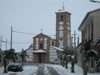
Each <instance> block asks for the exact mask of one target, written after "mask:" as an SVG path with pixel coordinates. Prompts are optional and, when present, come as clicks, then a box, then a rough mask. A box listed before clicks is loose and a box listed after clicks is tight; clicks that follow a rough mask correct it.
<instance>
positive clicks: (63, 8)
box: [62, 2, 65, 10]
mask: <svg viewBox="0 0 100 75" xmlns="http://www.w3.org/2000/svg"><path fill="white" fill-rule="evenodd" d="M64 9H65V7H64V2H63V7H62V10H64Z"/></svg>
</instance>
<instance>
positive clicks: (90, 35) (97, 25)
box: [77, 9, 100, 72]
mask: <svg viewBox="0 0 100 75" xmlns="http://www.w3.org/2000/svg"><path fill="white" fill-rule="evenodd" d="M78 30H79V31H81V34H82V36H81V37H82V43H81V44H80V46H81V47H80V46H78V53H77V55H78V58H79V57H81V58H82V60H81V62H82V63H81V66H84V64H85V62H84V60H86V58H85V56H86V57H88V60H86V61H87V66H88V71H89V72H96V71H97V68H96V67H97V63H98V59H99V58H100V57H98V53H100V45H99V44H98V49H97V47H96V46H97V45H96V44H97V42H99V40H100V39H99V37H100V9H97V10H93V11H90V12H88V13H87V14H86V16H85V18H84V19H83V21H82V23H81V24H80V26H79V28H78ZM89 41H91V43H90V44H89V45H90V48H91V49H90V50H87V51H85V52H82V51H81V49H82V47H83V45H82V44H83V43H86V42H88V43H89ZM87 45H88V44H87ZM78 60H79V59H78Z"/></svg>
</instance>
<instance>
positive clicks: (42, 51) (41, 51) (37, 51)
mask: <svg viewBox="0 0 100 75" xmlns="http://www.w3.org/2000/svg"><path fill="white" fill-rule="evenodd" d="M33 53H46V51H44V50H36V51H33Z"/></svg>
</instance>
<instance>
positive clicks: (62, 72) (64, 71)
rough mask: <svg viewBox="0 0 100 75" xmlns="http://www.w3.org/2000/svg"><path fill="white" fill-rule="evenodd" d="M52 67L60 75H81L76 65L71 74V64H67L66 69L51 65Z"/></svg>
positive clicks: (79, 68) (91, 74)
mask: <svg viewBox="0 0 100 75" xmlns="http://www.w3.org/2000/svg"><path fill="white" fill-rule="evenodd" d="M52 67H53V68H54V69H55V70H56V71H57V72H58V73H59V74H60V75H83V70H82V68H81V67H80V66H78V65H77V64H76V65H75V73H71V64H68V69H65V67H62V66H60V65H52ZM87 75H100V73H88V74H87Z"/></svg>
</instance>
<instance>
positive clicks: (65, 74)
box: [0, 63, 100, 75]
mask: <svg viewBox="0 0 100 75" xmlns="http://www.w3.org/2000/svg"><path fill="white" fill-rule="evenodd" d="M3 69H4V68H3V67H0V75H83V69H82V68H81V67H79V66H78V65H77V64H76V65H75V73H71V64H70V63H69V64H68V69H65V67H63V66H61V65H53V64H25V65H24V66H23V69H24V70H23V71H22V72H8V73H6V74H3ZM88 75H100V73H88Z"/></svg>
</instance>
